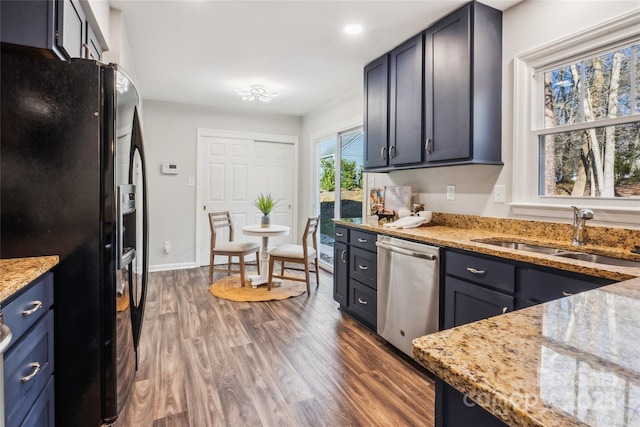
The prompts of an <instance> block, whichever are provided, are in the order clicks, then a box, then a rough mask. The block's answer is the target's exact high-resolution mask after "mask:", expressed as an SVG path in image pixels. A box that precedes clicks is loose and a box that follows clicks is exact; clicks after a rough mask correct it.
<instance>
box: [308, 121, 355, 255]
mask: <svg viewBox="0 0 640 427" xmlns="http://www.w3.org/2000/svg"><path fill="white" fill-rule="evenodd" d="M363 138H364V134H363V132H362V128H357V129H350V130H346V131H344V132H339V133H336V134H333V135H328V136H326V137H324V138H322V139H319V140H316V159H317V170H318V182H317V188H318V193H317V195H316V206H320V209H319V211H320V237H319V243H320V256H319V257H320V262H321V264H323V266H324V267H327V268H332V267H333V235H334V233H333V230H334V224H333V221H332V219H333V218H339V219H349V218H362V203H363V200H364V195H363V190H362V189H363V178H362V176H363V174H362V167H363V166H362V158H363V153H364V152H363ZM337 165H339V167H338V166H337Z"/></svg>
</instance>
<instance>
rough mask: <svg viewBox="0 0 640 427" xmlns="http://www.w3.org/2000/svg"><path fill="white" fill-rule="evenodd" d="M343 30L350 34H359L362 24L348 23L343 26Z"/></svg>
mask: <svg viewBox="0 0 640 427" xmlns="http://www.w3.org/2000/svg"><path fill="white" fill-rule="evenodd" d="M344 32H345V33H347V34H350V35H356V34H360V33H361V32H362V25H360V24H349V25H347V26H346V27H344Z"/></svg>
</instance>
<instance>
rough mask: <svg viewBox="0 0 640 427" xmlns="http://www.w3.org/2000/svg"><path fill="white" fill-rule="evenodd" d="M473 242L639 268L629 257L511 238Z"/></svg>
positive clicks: (595, 262) (637, 262) (638, 264)
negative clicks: (572, 249)
mask: <svg viewBox="0 0 640 427" xmlns="http://www.w3.org/2000/svg"><path fill="white" fill-rule="evenodd" d="M473 241H474V242H478V243H485V244H487V245H494V246H500V247H503V248H509V249H518V250H521V251H527V252H535V253H539V254H546V255H554V256H558V257H562V258H570V259H575V260H579V261H587V262H592V263H594V264H606V265H615V266H618V267H636V268H640V261H633V260H629V259H622V258H614V257H610V256H605V255H594V254H588V253H586V252H575V251H567V250H565V249H558V248H554V247H551V246H541V245H533V244H529V243H522V242H514V241H512V240H500V239H495V238H494V239H492V238H487V239H473Z"/></svg>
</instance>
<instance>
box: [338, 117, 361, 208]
mask: <svg viewBox="0 0 640 427" xmlns="http://www.w3.org/2000/svg"><path fill="white" fill-rule="evenodd" d="M363 143H364V132H363V131H362V129H356V130H352V131H347V132H344V133H341V134H340V203H339V204H340V218H342V219H349V218H362V202H363V200H364V197H363V194H362V188H363V182H362V169H363V165H362V157H363V152H364V151H363V150H364V145H363Z"/></svg>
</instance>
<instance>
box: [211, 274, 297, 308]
mask: <svg viewBox="0 0 640 427" xmlns="http://www.w3.org/2000/svg"><path fill="white" fill-rule="evenodd" d="M209 291H210V292H211V293H212V294H213V295H214V296H216V297H218V298H222V299H226V300H230V301H238V302H244V301H248V302H257V301H271V300H283V299H287V298H291V297H297V296H298V295H302V294H303V293H305V292H307V287H306V285H305V283H304V282H296V281H294V280H284V281H283V282H282V284H281V285H280V286H277V287H276V286H273V287H272V288H271V290H270V291H268V290H267V285H266V284H265V285H260V286H258V287H257V288H255V289H254V288H252V287H251V285H247V286H244V287H242V286H240V276H239V275H235V276H227V277H225V278H223V279H220V280H218V281H215V282H213V283H212V284H211V285H210V286H209Z"/></svg>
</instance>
